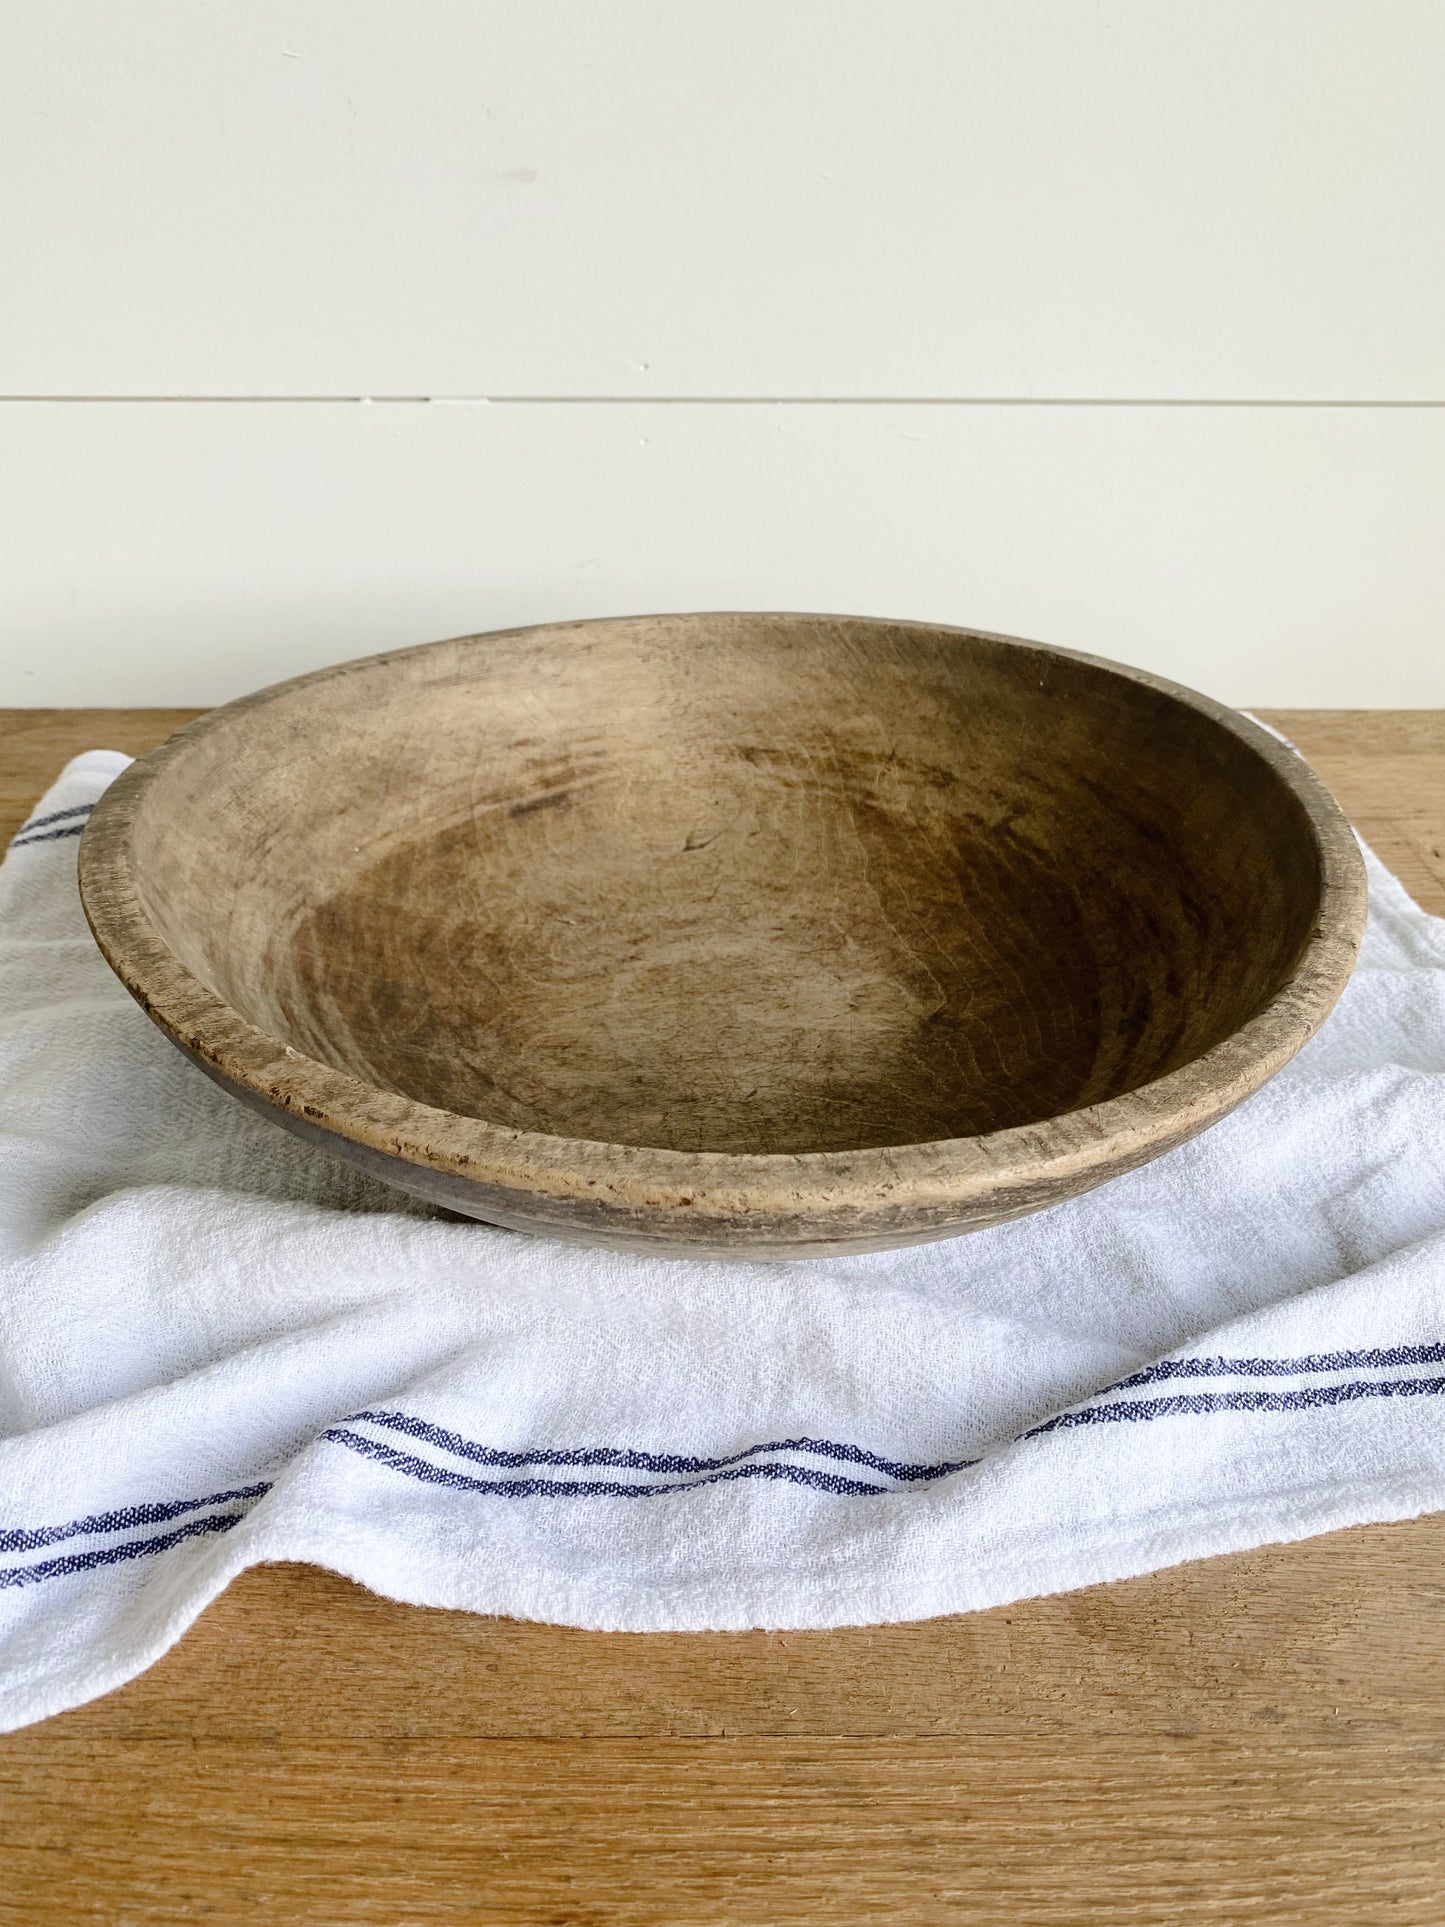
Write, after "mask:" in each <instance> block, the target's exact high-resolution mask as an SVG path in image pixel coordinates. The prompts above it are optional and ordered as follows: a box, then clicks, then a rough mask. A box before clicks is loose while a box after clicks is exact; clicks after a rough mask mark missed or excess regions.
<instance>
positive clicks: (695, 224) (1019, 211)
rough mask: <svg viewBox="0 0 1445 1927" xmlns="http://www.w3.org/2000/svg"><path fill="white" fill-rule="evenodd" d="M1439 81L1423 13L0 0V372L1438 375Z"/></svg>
mask: <svg viewBox="0 0 1445 1927" xmlns="http://www.w3.org/2000/svg"><path fill="white" fill-rule="evenodd" d="M1442 73H1445V6H1442V5H1441V4H1440V0H1374V3H1373V4H1368V5H1367V4H1364V0H1268V3H1267V4H1263V5H1261V4H1260V0H1209V4H1207V5H1188V6H1181V5H1177V4H1167V3H1161V0H968V4H961V3H960V0H888V4H883V0H786V3H785V4H778V0H686V3H685V4H672V5H667V4H656V3H655V0H406V4H401V3H400V0H211V3H210V4H205V5H198V4H195V0H109V3H108V4H105V5H98V4H96V3H95V0H8V4H7V5H6V7H5V9H4V21H3V35H0V154H3V164H0V273H3V292H0V392H8V393H24V394H137V393H138V394H195V395H214V394H382V393H394V394H421V395H433V394H457V393H462V394H546V395H554V394H573V395H588V394H604V395H678V394H680V395H707V394H718V395H849V396H859V395H911V396H955V397H956V396H1024V395H1029V396H1033V395H1048V396H1103V397H1112V398H1118V397H1121V396H1141V395H1143V396H1170V397H1221V396H1223V397H1250V398H1265V399H1278V398H1281V397H1293V398H1318V397H1331V398H1347V399H1362V398H1393V399H1410V400H1418V399H1441V398H1445V252H1442V249H1441V248H1440V246H1439V234H1440V228H1441V214H1442V194H1445V189H1442V182H1445V113H1442V111H1441V76H1442ZM607 432H610V431H599V433H602V434H605V433H607ZM817 432H822V431H817ZM539 459H540V458H539Z"/></svg>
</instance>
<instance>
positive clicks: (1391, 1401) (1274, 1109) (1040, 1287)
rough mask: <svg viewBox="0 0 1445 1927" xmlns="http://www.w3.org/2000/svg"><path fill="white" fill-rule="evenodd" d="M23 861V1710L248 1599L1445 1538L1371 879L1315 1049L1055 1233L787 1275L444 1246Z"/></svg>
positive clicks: (13, 926) (9, 1393) (51, 813)
mask: <svg viewBox="0 0 1445 1927" xmlns="http://www.w3.org/2000/svg"><path fill="white" fill-rule="evenodd" d="M123 763H124V759H123V758H122V757H119V756H116V755H112V754H109V753H104V752H93V753H90V754H88V755H85V756H81V757H79V758H77V759H76V761H74V762H73V763H71V765H70V766H69V768H68V769H67V770H66V771H65V773H64V775H63V776H62V777H61V779H60V781H59V782H58V783H57V784H56V786H55V787H54V789H52V790H51V792H50V793H49V795H47V796H46V797H45V799H44V801H43V802H42V803H40V804H39V805H38V807H37V808H36V810H35V812H34V815H33V816H32V818H31V820H30V822H29V823H28V824H27V825H26V827H25V829H24V831H23V832H22V833H21V834H20V835H19V836H18V837H17V839H16V840H15V843H14V845H13V846H12V848H11V850H10V853H9V855H8V856H7V857H6V859H5V862H4V866H3V869H0V1359H3V1363H0V1725H5V1726H15V1725H20V1724H22V1723H24V1722H25V1721H28V1720H36V1719H40V1718H43V1717H44V1716H45V1715H46V1714H48V1713H53V1712H55V1711H56V1710H57V1709H59V1708H62V1707H66V1706H70V1705H73V1704H75V1703H76V1702H78V1701H81V1700H84V1699H87V1698H89V1697H91V1696H92V1695H94V1694H97V1693H103V1692H105V1691H107V1690H108V1689H109V1688H111V1687H113V1686H116V1685H118V1684H119V1683H120V1682H121V1681H123V1680H125V1679H127V1678H129V1677H130V1676H132V1675H133V1674H135V1673H137V1672H138V1671H140V1670H141V1669H142V1668H143V1667H145V1666H147V1665H149V1664H150V1662H151V1661H152V1660H154V1659H155V1658H156V1657H157V1656H158V1655H159V1654H160V1653H162V1652H164V1651H165V1649H166V1648H167V1647H168V1646H169V1645H170V1644H171V1643H172V1642H173V1641H174V1640H175V1639H177V1638H178V1637H179V1635H180V1634H181V1633H182V1632H183V1631H184V1630H185V1628H186V1627H187V1626H188V1625H189V1624H190V1622H191V1621H192V1620H193V1619H194V1618H195V1617H196V1615H197V1614H198V1613H199V1612H200V1611H201V1609H202V1608H203V1607H204V1606H205V1604H206V1602H207V1601H208V1600H210V1599H212V1598H213V1597H214V1596H215V1595H216V1594H217V1593H218V1592H219V1591H220V1590H221V1589H222V1587H224V1586H225V1585H226V1583H227V1582H228V1580H229V1579H230V1578H231V1577H232V1575H233V1574H235V1573H237V1572H239V1571H240V1570H241V1569H242V1568H243V1567H245V1566H248V1565H251V1564H253V1563H254V1562H256V1561H258V1560H266V1559H303V1560H312V1561H314V1562H316V1563H317V1564H318V1565H322V1566H328V1567H331V1568H333V1569H334V1570H336V1571H338V1572H342V1573H346V1574H349V1575H350V1576H351V1577H352V1578H354V1579H357V1580H360V1581H362V1582H363V1583H364V1584H366V1585H368V1586H371V1587H374V1588H375V1589H376V1590H377V1591H379V1592H383V1593H386V1594H388V1595H390V1596H392V1597H394V1598H397V1599H404V1600H415V1601H418V1602H422V1603H425V1604H429V1605H436V1606H451V1607H464V1608H468V1609H470V1610H471V1611H474V1612H486V1613H509V1614H516V1615H520V1616H522V1617H526V1618H536V1619H550V1620H560V1621H565V1622H568V1623H570V1624H575V1625H581V1626H593V1627H625V1628H634V1629H647V1628H660V1627H674V1628H703V1627H742V1626H774V1627H797V1626H834V1625H845V1624H850V1623H858V1622H861V1621H869V1620H874V1621H877V1620H890V1619H906V1618H914V1617H921V1616H924V1615H927V1614H933V1613H946V1612H956V1611H960V1610H964V1609H968V1608H972V1607H982V1606H991V1605H995V1604H998V1603H1000V1602H1002V1601H1005V1600H1011V1599H1017V1598H1021V1597H1023V1596H1025V1595H1028V1594H1032V1593H1040V1592H1049V1591H1055V1590H1059V1589H1063V1588H1066V1587H1071V1586H1081V1585H1085V1584H1087V1583H1089V1582H1090V1581H1094V1580H1103V1579H1114V1578H1119V1577H1122V1576H1124V1575H1127V1574H1131V1573H1139V1572H1144V1571H1147V1570H1149V1569H1151V1568H1153V1567H1157V1566H1163V1565H1167V1564H1169V1563H1170V1562H1172V1561H1176V1560H1181V1559H1193V1558H1198V1557H1200V1556H1202V1555H1204V1554H1208V1553H1217V1552H1224V1551H1227V1550H1230V1549H1234V1548H1240V1547H1246V1546H1253V1545H1258V1544H1260V1543H1262V1542H1265V1541H1269V1540H1283V1539H1293V1538H1300V1537H1303V1536H1305V1535H1308V1534H1310V1533H1318V1532H1325V1531H1328V1530H1330V1529H1332V1528H1333V1527H1336V1526H1346V1525H1350V1524H1353V1523H1356V1522H1358V1521H1363V1520H1378V1519H1399V1518H1406V1517H1410V1516H1412V1515H1414V1514H1417V1513H1419V1512H1422V1511H1426V1510H1429V1509H1431V1508H1433V1507H1445V1428H1442V1424H1441V1420H1442V1417H1445V1404H1437V1403H1436V1398H1435V1395H1436V1394H1438V1393H1440V1392H1442V1391H1445V924H1442V923H1440V922H1437V921H1436V920H1434V919H1432V918H1430V917H1427V916H1425V915H1424V914H1423V913H1422V912H1421V911H1420V910H1419V909H1417V908H1416V907H1415V906H1414V905H1413V904H1412V903H1411V902H1410V901H1409V899H1408V898H1407V897H1406V895H1405V893H1404V891H1403V890H1402V889H1401V888H1400V886H1399V885H1398V884H1397V883H1396V882H1395V881H1394V880H1393V878H1391V877H1390V876H1388V875H1387V874H1386V873H1385V872H1384V871H1383V870H1382V869H1381V868H1380V866H1379V865H1378V863H1375V862H1374V861H1373V860H1372V861H1371V872H1370V874H1371V880H1372V885H1373V891H1374V901H1373V909H1372V915H1371V922H1370V927H1369V932H1368V935H1367V938H1366V941H1365V947H1364V952H1363V955H1362V958H1361V961H1360V966H1359V969H1358V972H1357V974H1356V976H1355V978H1354V980H1353V982H1352V984H1351V986H1350V988H1349V990H1348V991H1347V992H1346V994H1345V997H1344V999H1343V1001H1342V1002H1341V1004H1340V1006H1339V1007H1338V1009H1337V1011H1336V1012H1335V1014H1334V1015H1333V1016H1332V1017H1331V1019H1330V1020H1329V1022H1328V1024H1327V1025H1326V1026H1325V1028H1324V1030H1323V1031H1322V1032H1321V1033H1320V1035H1319V1036H1318V1037H1317V1038H1316V1039H1315V1040H1314V1042H1313V1043H1312V1044H1311V1045H1310V1046H1309V1047H1308V1048H1307V1049H1306V1050H1305V1051H1304V1052H1303V1053H1302V1054H1301V1055H1300V1056H1299V1057H1298V1058H1297V1059H1296V1060H1295V1062H1294V1063H1292V1064H1291V1065H1290V1066H1289V1067H1288V1068H1287V1069H1286V1070H1285V1071H1284V1072H1283V1073H1282V1074H1281V1075H1280V1076H1279V1077H1278V1078H1276V1079H1275V1080H1274V1082H1273V1083H1271V1084H1270V1085H1268V1086H1267V1087H1266V1088H1265V1089H1264V1090H1263V1091H1261V1092H1260V1093H1259V1094H1258V1095H1257V1096H1255V1097H1254V1098H1252V1099H1251V1100H1250V1101H1249V1102H1248V1103H1247V1104H1246V1105H1245V1106H1244V1107H1243V1108H1242V1109H1241V1110H1240V1111H1238V1112H1237V1113H1235V1115H1234V1116H1233V1117H1231V1118H1229V1119H1227V1120H1226V1121H1225V1122H1224V1123H1222V1124H1220V1125H1218V1126H1216V1128H1215V1129H1214V1130H1212V1131H1210V1132H1208V1133H1206V1135H1205V1136H1204V1137H1202V1138H1200V1139H1199V1140H1197V1141H1196V1142H1195V1143H1193V1144H1189V1145H1186V1146H1184V1147H1183V1148H1182V1149H1180V1150H1177V1151H1174V1152H1172V1153H1171V1154H1170V1155H1169V1156H1168V1157H1165V1158H1162V1159H1160V1160H1159V1161H1157V1162H1156V1163H1154V1164H1151V1165H1149V1166H1147V1167H1145V1168H1144V1169H1143V1170H1140V1171H1136V1172H1133V1173H1132V1174H1130V1175H1129V1176H1127V1177H1122V1178H1119V1179H1116V1180H1115V1181H1114V1182H1113V1183H1111V1184H1109V1185H1106V1186H1105V1187H1104V1188H1103V1189H1101V1190H1098V1191H1095V1192H1093V1193H1091V1194H1090V1195H1088V1196H1086V1197H1083V1198H1079V1199H1077V1200H1075V1201H1074V1202H1072V1203H1069V1204H1064V1205H1060V1206H1058V1207H1056V1208H1055V1209H1054V1210H1052V1211H1049V1212H1046V1213H1044V1214H1043V1215H1041V1216H1038V1217H1034V1218H1027V1219H1024V1220H1021V1221H1020V1222H1018V1223H1016V1224H1011V1225H1005V1226H1002V1227H1000V1228H998V1229H995V1230H992V1231H984V1232H978V1233H975V1234H974V1235H973V1236H971V1237H965V1238H960V1239H956V1240H954V1241H951V1242H948V1243H944V1244H935V1245H926V1246H920V1247H918V1248H916V1249H913V1250H908V1251H900V1252H894V1253H888V1254H883V1255H879V1256H873V1257H844V1258H838V1259H835V1260H825V1261H817V1262H813V1263H800V1264H794V1265H791V1266H788V1265H781V1264H771V1263H722V1262H717V1263H713V1262H701V1261H686V1260H677V1259H662V1258H641V1257H629V1256H624V1255H620V1254H616V1253H609V1252H601V1251H588V1250H582V1249H576V1248H572V1247H569V1246H566V1245H562V1244H558V1243H552V1242H549V1241H545V1240H541V1239H535V1238H530V1237H524V1236H520V1235H517V1234H515V1233H512V1232H507V1231H497V1230H491V1229H488V1228H486V1227H484V1226H481V1225H471V1224H463V1223H457V1222H453V1221H443V1220H441V1219H440V1218H438V1217H436V1216H434V1215H432V1214H431V1213H430V1212H429V1211H428V1210H427V1209H426V1208H424V1207H422V1206H419V1205H414V1204H409V1203H408V1202H407V1201H406V1200H404V1199H402V1198H400V1197H398V1196H395V1195H393V1194H392V1193H390V1192H388V1191H386V1190H383V1189H381V1188H380V1187H378V1186H376V1185H374V1184H371V1183H369V1182H367V1181H365V1180H363V1179H362V1178H361V1177H359V1176H358V1175H357V1174H356V1173H354V1172H353V1171H352V1170H351V1169H350V1168H349V1167H347V1166H344V1165H342V1164H340V1163H333V1162H332V1161H331V1160H329V1159H328V1158H327V1157H326V1156H324V1155H323V1154H321V1153H319V1152H313V1151H310V1150H308V1149H306V1148H305V1147H303V1146H302V1145H301V1144H299V1143H298V1142H297V1141H296V1139H294V1138H292V1137H289V1136H287V1135H285V1134H284V1133H282V1132H281V1131H279V1130H276V1129H275V1128H274V1127H272V1126H271V1125H269V1124H266V1123H265V1122H263V1121H261V1120H260V1119H258V1118H256V1117H253V1116H252V1115H251V1114H250V1113H249V1112H247V1111H245V1110H243V1109H242V1107H241V1106H240V1105H239V1104H236V1103H234V1102H233V1101H232V1100H230V1099H229V1098H227V1097H225V1096H223V1095H222V1094H221V1093H220V1092H219V1091H217V1090H216V1089H215V1088H214V1087H213V1086H212V1085H211V1084H209V1083H208V1082H207V1081H206V1079H205V1078H204V1077H202V1076H201V1074H200V1073H199V1072H198V1071H196V1070H195V1069H193V1068H192V1067H191V1066H190V1065H189V1064H188V1063H187V1062H186V1061H185V1060H184V1059H183V1058H182V1057H181V1056H180V1054H179V1053H178V1052H177V1051H175V1050H174V1049H173V1048H172V1047H171V1045H170V1044H168V1043H167V1042H166V1040H165V1039H164V1038H163V1037H162V1036H161V1035H160V1033H159V1032H158V1031H156V1030H154V1029H153V1028H152V1026H151V1025H150V1023H149V1022H148V1021H147V1019H146V1018H145V1017H144V1016H143V1015H142V1014H141V1012H140V1011H139V1010H138V1009H137V1008H136V1006H135V1005H134V1004H133V1003H132V1002H131V1001H130V999H129V998H128V997H127V996H126V994H125V992H124V991H123V990H122V989H121V987H120V985H119V984H118V983H117V982H116V980H115V979H114V978H113V977H112V975H111V973H110V971H109V970H108V969H107V968H106V966H105V964H104V962H103V961H102V959H101V957H100V955H99V953H98V952H97V950H96V948H95V946H94V944H93V943H92V941H91V939H90V936H89V934H88V932H87V930H86V927H85V922H84V919H83V917H82V915H81V910H80V904H79V901H78V898H77V894H76V885H75V851H76V839H77V837H78V835H79V833H80V830H81V828H82V826H83V824H84V821H85V817H86V814H87V812H88V810H89V808H90V806H91V804H92V803H93V802H94V800H95V798H96V797H97V796H98V795H99V794H100V792H101V791H102V790H103V789H104V787H105V785H106V783H107V782H108V781H109V780H110V779H111V778H112V777H113V776H114V775H115V773H116V772H117V771H118V770H119V769H120V768H121V767H122V766H123Z"/></svg>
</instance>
